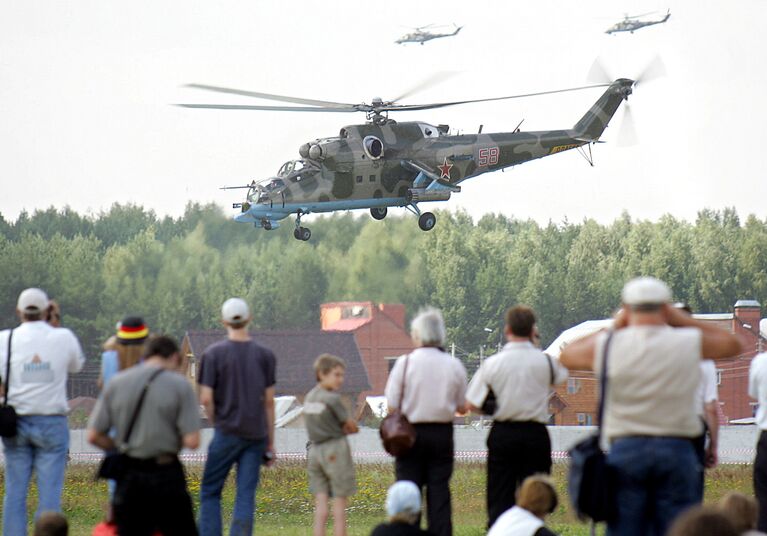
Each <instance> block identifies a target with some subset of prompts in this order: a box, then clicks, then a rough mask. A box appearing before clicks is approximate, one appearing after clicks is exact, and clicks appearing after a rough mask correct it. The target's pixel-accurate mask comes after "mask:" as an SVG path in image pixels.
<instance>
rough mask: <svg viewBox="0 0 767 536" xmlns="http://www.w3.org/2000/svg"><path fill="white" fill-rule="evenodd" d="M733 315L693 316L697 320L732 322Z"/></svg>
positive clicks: (711, 314)
mask: <svg viewBox="0 0 767 536" xmlns="http://www.w3.org/2000/svg"><path fill="white" fill-rule="evenodd" d="M733 316H734V315H733V314H732V313H696V314H694V315H692V317H693V318H694V319H695V320H704V321H708V320H732V319H733Z"/></svg>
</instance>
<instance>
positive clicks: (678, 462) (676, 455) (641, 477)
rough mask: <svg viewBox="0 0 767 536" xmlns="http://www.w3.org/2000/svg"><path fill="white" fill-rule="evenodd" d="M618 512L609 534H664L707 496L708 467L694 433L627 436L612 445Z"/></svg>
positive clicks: (612, 463)
mask: <svg viewBox="0 0 767 536" xmlns="http://www.w3.org/2000/svg"><path fill="white" fill-rule="evenodd" d="M607 463H608V464H609V466H610V467H611V468H612V469H613V471H614V476H615V486H616V494H615V496H616V501H617V515H616V519H615V520H614V521H612V522H610V523H608V526H607V534H608V536H618V535H620V536H654V535H657V536H663V535H664V534H666V531H667V530H668V528H669V526H670V525H671V523H672V522H673V521H674V519H675V518H676V517H677V516H678V515H679V514H680V513H681V512H682V511H684V510H686V509H687V508H689V507H691V506H693V505H695V504H698V503H700V502H701V500H702V499H703V497H702V493H701V487H700V479H701V473H702V472H703V467H701V465H700V463H699V462H698V458H697V456H696V454H695V448H694V446H693V443H692V441H691V440H689V439H683V438H672V437H626V438H622V439H618V440H616V441H615V442H614V443H613V444H612V446H611V447H610V452H609V454H608V455H607Z"/></svg>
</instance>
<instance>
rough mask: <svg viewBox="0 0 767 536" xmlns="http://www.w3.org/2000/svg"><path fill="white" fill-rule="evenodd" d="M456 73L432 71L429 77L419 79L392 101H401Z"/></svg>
mask: <svg viewBox="0 0 767 536" xmlns="http://www.w3.org/2000/svg"><path fill="white" fill-rule="evenodd" d="M457 74H458V73H457V72H455V71H440V72H438V73H434V74H433V75H431V76H430V77H428V78H426V79H424V80H422V81H420V82H419V83H418V84H416V85H415V86H413V87H411V88H410V89H408V90H407V91H405V92H404V93H403V94H402V95H400V96H398V97H395V98H394V99H392V101H391V102H392V103H395V102H397V101H401V100H402V99H404V98H406V97H409V96H410V95H412V94H413V93H418V92H419V91H423V90H425V89H427V88H430V87H432V86H435V85H437V84H439V83H441V82H444V81H445V80H447V79H448V78H452V77H453V76H455V75H457Z"/></svg>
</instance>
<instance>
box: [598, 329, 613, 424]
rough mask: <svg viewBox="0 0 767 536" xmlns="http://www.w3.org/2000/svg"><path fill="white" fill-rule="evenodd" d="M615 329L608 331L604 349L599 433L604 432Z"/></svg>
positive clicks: (600, 388) (600, 389)
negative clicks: (611, 344) (603, 418)
mask: <svg viewBox="0 0 767 536" xmlns="http://www.w3.org/2000/svg"><path fill="white" fill-rule="evenodd" d="M614 333H615V330H612V329H611V330H610V331H609V332H608V333H607V340H606V341H605V348H604V350H603V351H602V354H603V355H602V376H601V378H599V410H598V411H597V423H598V424H597V434H601V433H602V415H603V414H604V411H605V400H606V399H607V356H608V355H609V353H610V341H611V340H612V338H613V334H614Z"/></svg>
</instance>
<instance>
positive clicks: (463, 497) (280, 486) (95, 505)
mask: <svg viewBox="0 0 767 536" xmlns="http://www.w3.org/2000/svg"><path fill="white" fill-rule="evenodd" d="M565 469H566V466H565V465H563V464H557V465H555V466H554V474H553V478H554V481H555V483H556V485H557V489H558V491H559V494H560V499H561V500H560V506H559V508H558V509H557V511H556V512H555V513H554V514H553V515H552V517H551V518H550V519H549V526H551V527H552V528H553V529H554V530H555V532H557V533H558V534H561V535H563V536H574V535H586V534H588V527H587V526H586V525H584V524H582V523H579V522H578V521H577V520H576V519H575V518H574V516H573V514H572V512H571V510H570V508H569V505H568V504H567V500H566V496H565V477H566V475H565ZM94 471H95V466H93V465H71V466H70V467H69V470H68V473H67V479H66V483H65V485H64V494H63V508H64V513H65V514H66V516H67V517H68V519H69V521H70V535H72V536H87V535H90V534H91V530H92V528H93V526H94V525H96V524H97V523H98V522H99V521H100V520H101V519H102V517H103V513H104V507H105V504H106V497H107V489H106V483H105V482H104V481H96V482H94V480H93V474H94ZM393 474H394V473H393V468H392V465H391V464H380V465H359V466H358V467H357V485H358V491H357V494H356V495H355V496H354V497H353V498H352V499H351V501H350V506H349V514H348V515H349V534H350V536H363V535H364V536H367V535H368V534H370V531H371V529H372V527H374V526H375V525H376V524H378V523H380V522H381V521H383V520H384V518H385V513H384V507H383V505H384V501H385V498H386V489H387V487H388V486H389V485H390V484H391V483H392V482H393V481H394V477H393ZM201 475H202V468H201V466H191V467H189V469H188V482H189V490H190V493H191V495H192V497H193V499H194V501H195V506H196V505H197V502H198V495H199V490H200V477H201ZM3 476H4V475H3V473H0V490H2V488H3V487H4V478H3ZM451 488H452V493H453V524H454V527H455V531H454V532H455V534H456V536H475V535H477V536H478V535H480V534H484V533H485V531H484V526H485V523H486V517H485V467H484V465H483V464H471V463H461V464H457V465H456V469H455V473H454V475H453V480H452V482H451ZM730 490H737V491H741V492H743V493H747V494H751V493H752V486H751V466H750V465H727V466H722V467H720V468H717V469H715V470H712V471H709V472H708V473H707V480H706V502H715V501H717V500H718V499H719V498H720V497H721V496H722V495H724V494H725V493H726V492H727V491H730ZM36 494H37V492H36V489H35V488H34V486H33V487H32V490H31V493H30V515H31V513H32V511H33V510H32V509H33V507H34V505H35V504H36ZM257 500H258V507H257V514H256V530H255V532H256V533H257V534H266V535H269V534H279V535H280V536H298V535H301V536H303V535H306V534H311V521H312V505H313V502H312V497H311V495H310V494H309V492H308V489H307V482H306V471H305V469H304V466H303V464H299V463H287V462H283V463H280V464H278V465H277V466H275V467H273V468H270V469H267V470H264V471H263V472H262V477H261V486H260V487H259V490H258V498H257ZM223 503H224V506H223V509H224V517H225V521H226V520H228V518H229V517H230V516H231V512H232V504H233V485H232V483H229V484H227V486H226V488H225V491H224V500H223Z"/></svg>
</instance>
